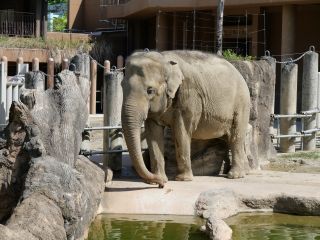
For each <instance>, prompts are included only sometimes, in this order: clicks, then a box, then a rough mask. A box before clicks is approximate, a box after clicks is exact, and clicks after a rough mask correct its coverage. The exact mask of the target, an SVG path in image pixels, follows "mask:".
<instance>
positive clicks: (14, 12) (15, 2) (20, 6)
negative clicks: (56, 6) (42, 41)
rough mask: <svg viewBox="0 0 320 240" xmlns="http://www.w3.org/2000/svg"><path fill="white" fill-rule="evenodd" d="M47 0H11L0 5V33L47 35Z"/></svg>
mask: <svg viewBox="0 0 320 240" xmlns="http://www.w3.org/2000/svg"><path fill="white" fill-rule="evenodd" d="M47 9H48V2H47V0H11V1H2V2H1V5H0V35H7V36H22V37H45V36H46V34H47Z"/></svg>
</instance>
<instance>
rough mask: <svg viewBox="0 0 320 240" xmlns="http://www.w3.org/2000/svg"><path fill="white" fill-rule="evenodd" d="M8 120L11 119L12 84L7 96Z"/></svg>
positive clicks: (8, 87)
mask: <svg viewBox="0 0 320 240" xmlns="http://www.w3.org/2000/svg"><path fill="white" fill-rule="evenodd" d="M6 104H7V105H6V110H7V112H6V119H8V118H9V112H10V107H11V104H12V84H11V83H10V84H8V85H7V96H6Z"/></svg>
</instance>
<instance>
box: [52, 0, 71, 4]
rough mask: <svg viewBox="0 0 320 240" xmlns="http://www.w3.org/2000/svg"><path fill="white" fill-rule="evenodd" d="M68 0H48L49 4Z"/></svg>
mask: <svg viewBox="0 0 320 240" xmlns="http://www.w3.org/2000/svg"><path fill="white" fill-rule="evenodd" d="M67 1H68V0H48V4H49V5H52V4H57V3H66V2H67Z"/></svg>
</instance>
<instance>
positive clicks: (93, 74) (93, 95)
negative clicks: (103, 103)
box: [90, 60, 97, 114]
mask: <svg viewBox="0 0 320 240" xmlns="http://www.w3.org/2000/svg"><path fill="white" fill-rule="evenodd" d="M90 82H91V87H90V114H96V100H97V62H96V61H94V60H91V63H90Z"/></svg>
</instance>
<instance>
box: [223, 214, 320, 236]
mask: <svg viewBox="0 0 320 240" xmlns="http://www.w3.org/2000/svg"><path fill="white" fill-rule="evenodd" d="M227 223H228V224H229V225H230V226H231V228H232V230H233V238H232V239H233V240H257V239H259V240H320V217H305V216H292V215H285V214H272V213H264V214H241V215H238V216H235V217H232V218H230V219H228V220H227Z"/></svg>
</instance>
